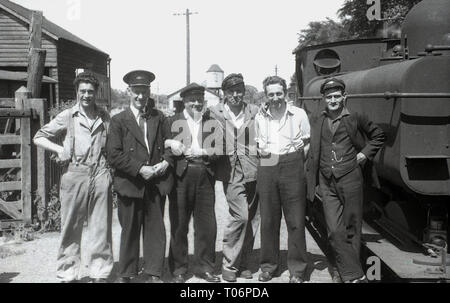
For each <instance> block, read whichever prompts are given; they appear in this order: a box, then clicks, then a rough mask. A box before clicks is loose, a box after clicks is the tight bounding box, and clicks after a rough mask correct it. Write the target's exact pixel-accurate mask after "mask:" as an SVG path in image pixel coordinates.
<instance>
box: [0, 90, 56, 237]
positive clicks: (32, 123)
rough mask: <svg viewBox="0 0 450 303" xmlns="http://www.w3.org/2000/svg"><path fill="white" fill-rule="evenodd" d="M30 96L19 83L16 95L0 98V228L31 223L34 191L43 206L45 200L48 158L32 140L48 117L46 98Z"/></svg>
mask: <svg viewBox="0 0 450 303" xmlns="http://www.w3.org/2000/svg"><path fill="white" fill-rule="evenodd" d="M30 96H31V95H30V92H29V91H27V89H26V88H25V87H21V88H20V89H19V90H18V91H17V92H16V94H15V99H5V98H2V99H0V120H2V123H0V130H1V132H0V149H1V159H0V180H1V182H0V213H2V216H1V217H0V230H2V229H10V228H12V227H13V226H15V225H17V224H19V223H25V224H27V223H31V222H32V220H33V215H34V214H33V211H32V210H33V200H34V199H35V198H36V195H39V196H40V197H41V199H42V201H43V205H44V207H45V205H46V202H47V201H48V200H47V195H48V189H49V188H48V182H47V181H48V179H47V178H46V176H47V175H48V170H49V160H48V157H46V155H45V152H44V151H43V150H41V149H39V150H38V149H37V148H36V146H35V145H34V144H32V138H33V136H34V134H35V133H36V131H37V130H38V129H39V128H40V127H41V126H42V125H44V124H45V123H46V122H47V120H48V110H47V104H46V103H47V102H46V100H44V99H32V98H30ZM19 193H20V194H19ZM5 215H6V216H5ZM5 217H6V218H5Z"/></svg>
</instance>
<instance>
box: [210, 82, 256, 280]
mask: <svg viewBox="0 0 450 303" xmlns="http://www.w3.org/2000/svg"><path fill="white" fill-rule="evenodd" d="M222 90H223V92H224V102H223V103H219V104H217V105H216V106H214V107H213V108H211V114H212V116H213V117H214V118H215V119H216V120H217V121H219V122H220V125H221V127H222V132H223V134H224V137H223V146H224V155H225V156H224V157H221V158H220V160H219V161H218V163H217V171H216V178H217V180H219V181H222V182H223V188H224V192H225V196H226V199H227V203H228V216H227V225H226V228H225V231H224V237H223V262H222V278H223V279H224V280H226V281H228V282H236V277H237V275H238V274H239V276H240V277H242V278H245V279H251V278H252V272H251V271H250V269H249V264H248V262H249V257H250V256H249V255H250V253H251V252H252V249H253V243H254V240H255V235H256V231H257V229H258V226H259V208H258V198H257V194H256V168H257V165H258V157H257V156H258V155H257V150H256V141H255V135H254V132H255V116H256V114H257V113H258V110H259V107H258V106H256V105H253V104H247V103H246V102H244V95H245V84H244V78H243V77H242V75H241V74H230V75H228V76H227V77H225V79H224V80H223V82H222Z"/></svg>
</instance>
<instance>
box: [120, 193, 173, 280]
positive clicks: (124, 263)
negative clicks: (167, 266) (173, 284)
mask: <svg viewBox="0 0 450 303" xmlns="http://www.w3.org/2000/svg"><path fill="white" fill-rule="evenodd" d="M164 202H165V201H163V199H162V197H161V195H160V193H159V191H158V188H157V187H156V186H153V185H147V186H146V188H145V193H144V197H143V199H136V198H128V197H123V196H121V195H118V217H119V222H120V226H121V227H122V233H121V235H120V257H119V269H118V275H119V276H120V277H135V276H137V274H138V273H139V255H140V239H141V230H142V248H143V249H142V250H143V257H144V273H145V274H148V275H152V276H157V277H161V276H162V273H163V270H164V258H165V249H166V229H165V226H164Z"/></svg>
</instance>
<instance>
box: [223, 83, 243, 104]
mask: <svg viewBox="0 0 450 303" xmlns="http://www.w3.org/2000/svg"><path fill="white" fill-rule="evenodd" d="M223 93H224V95H225V100H226V102H227V104H228V105H229V106H241V105H242V103H243V102H244V96H245V85H244V84H243V83H242V84H238V85H235V86H232V87H230V88H228V89H226V90H225V91H224V92H223Z"/></svg>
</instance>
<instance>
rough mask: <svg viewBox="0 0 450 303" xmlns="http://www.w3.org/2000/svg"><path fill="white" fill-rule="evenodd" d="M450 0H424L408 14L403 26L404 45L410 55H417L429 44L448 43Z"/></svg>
mask: <svg viewBox="0 0 450 303" xmlns="http://www.w3.org/2000/svg"><path fill="white" fill-rule="evenodd" d="M449 16H450V1H449V0H423V1H422V2H420V3H419V4H417V5H416V6H414V7H413V8H412V9H411V11H410V12H409V13H408V15H407V16H406V19H405V21H404V23H403V26H402V45H403V47H404V48H405V50H406V49H407V50H408V54H409V56H417V55H418V54H419V53H422V52H424V51H425V48H426V47H427V45H432V46H437V45H448V42H449V41H446V40H447V37H448V35H449V33H450V18H449Z"/></svg>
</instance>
